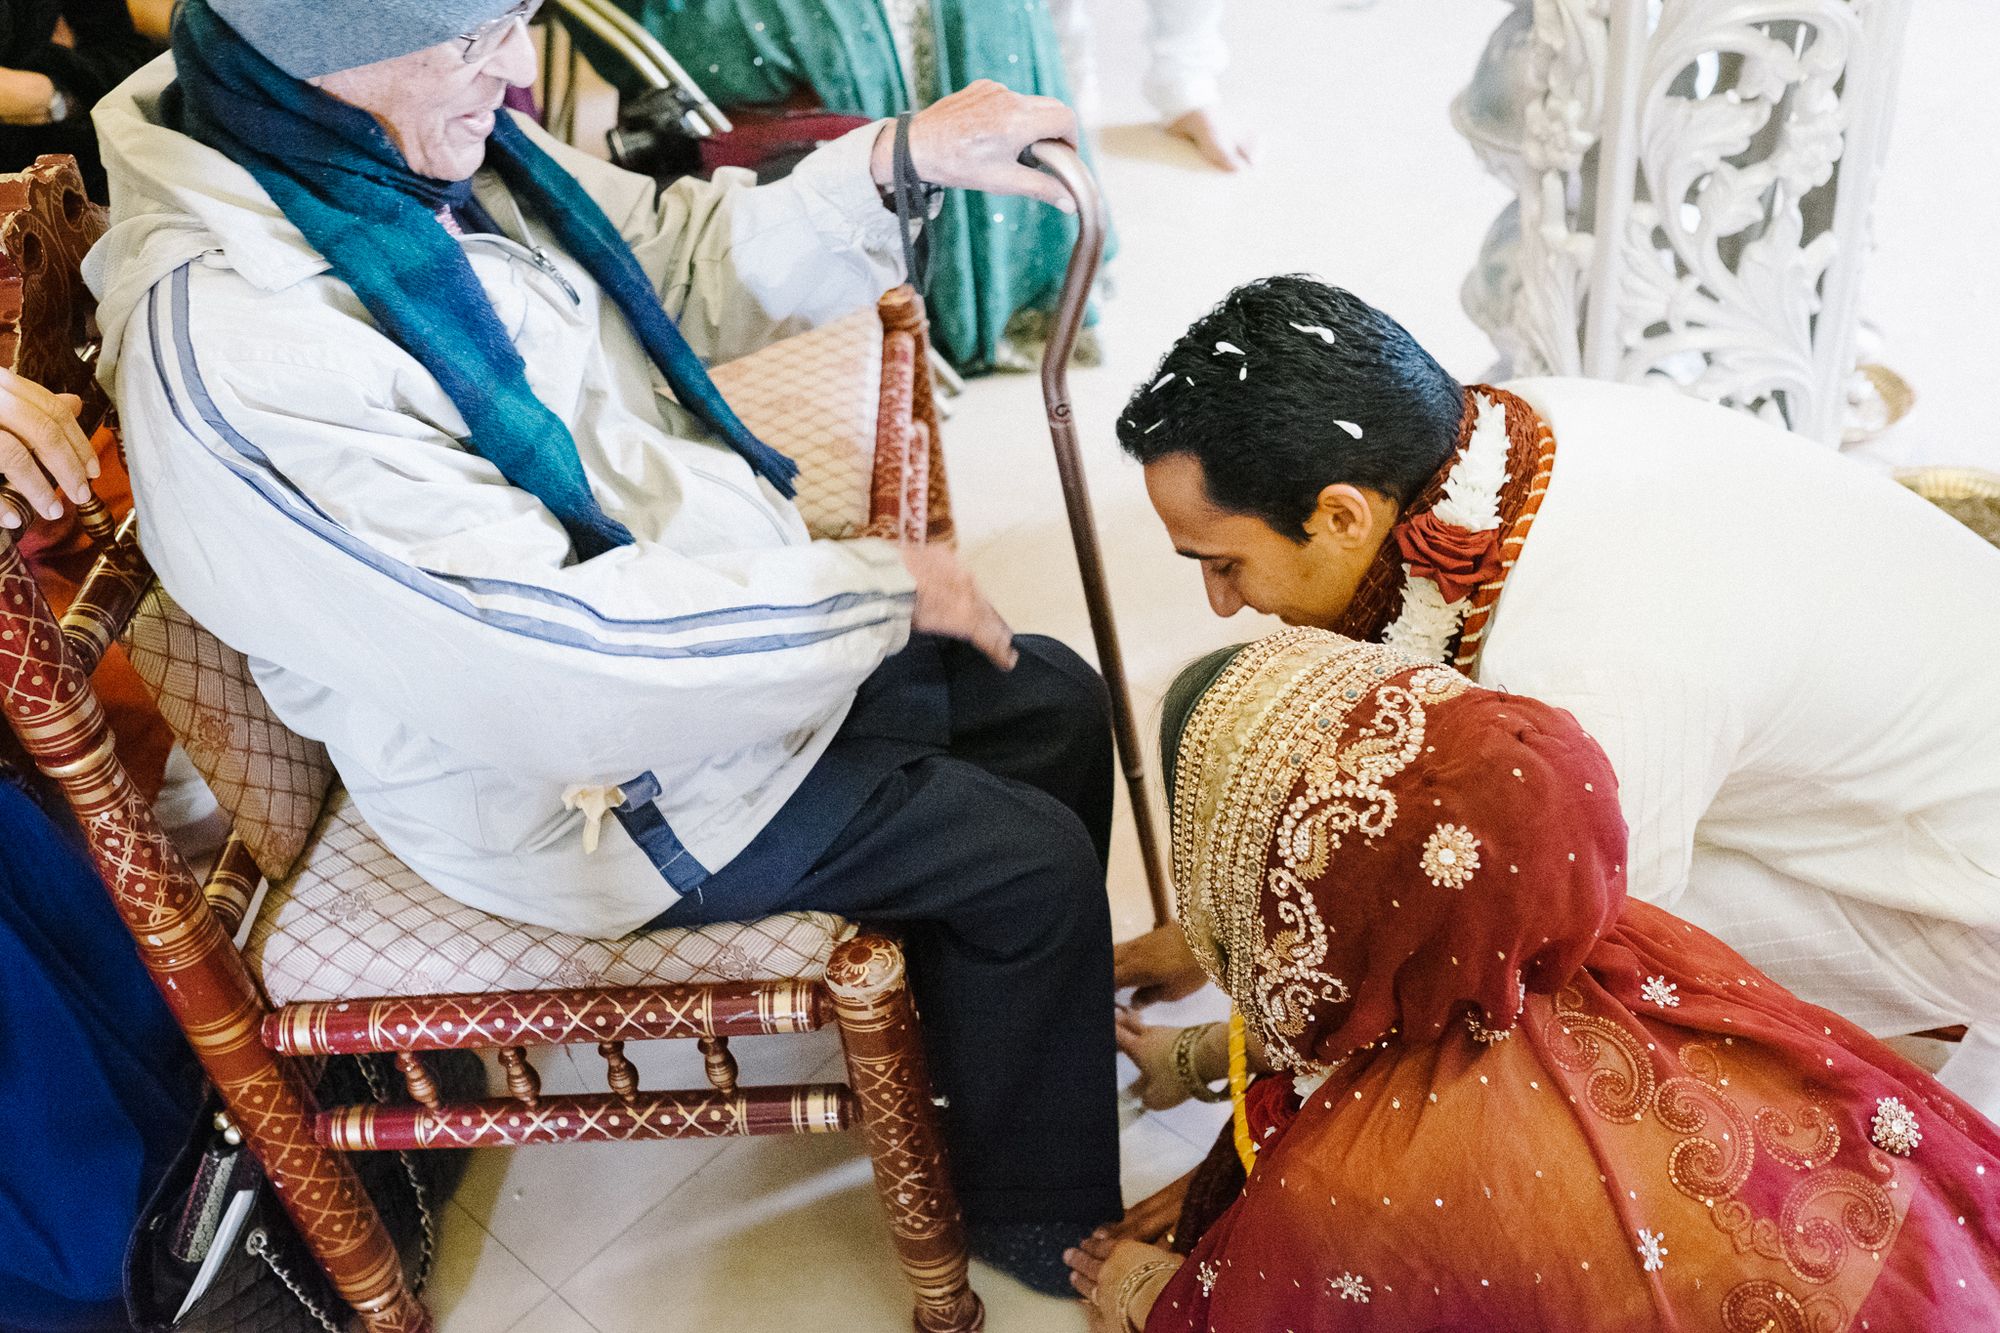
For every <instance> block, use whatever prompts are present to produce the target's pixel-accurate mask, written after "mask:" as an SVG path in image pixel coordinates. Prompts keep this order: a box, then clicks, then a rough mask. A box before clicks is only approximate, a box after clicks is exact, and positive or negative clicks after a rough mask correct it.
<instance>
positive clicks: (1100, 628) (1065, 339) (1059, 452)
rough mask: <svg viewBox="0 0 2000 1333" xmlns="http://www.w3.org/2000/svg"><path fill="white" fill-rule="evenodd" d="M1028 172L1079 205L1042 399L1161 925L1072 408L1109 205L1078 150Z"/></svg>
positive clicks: (1153, 841)
mask: <svg viewBox="0 0 2000 1333" xmlns="http://www.w3.org/2000/svg"><path fill="white" fill-rule="evenodd" d="M1023 160H1025V161H1026V162H1027V163H1028V165H1030V166H1034V167H1039V168H1041V169H1042V170H1043V171H1046V172H1048V173H1049V174H1050V175H1051V176H1054V177H1055V178H1056V179H1057V180H1058V181H1061V182H1062V184H1063V187H1064V188H1065V189H1067V190H1068V191H1069V193H1070V198H1072V199H1074V200H1075V201H1076V220H1077V236H1076V249H1075V250H1074V251H1072V252H1071V254H1070V260H1069V273H1068V274H1067V275H1066V276H1065V277H1064V279H1063V289H1062V301H1061V303H1060V304H1059V305H1058V306H1057V308H1056V317H1055V321H1054V324H1053V326H1052V327H1051V328H1050V330H1049V345H1048V347H1047V349H1046V350H1045V351H1044V352H1043V353H1042V399H1043V401H1044V403H1046V404H1047V407H1048V414H1049V438H1050V439H1051V440H1052V441H1053V442H1054V443H1055V449H1056V468H1057V470H1058V471H1059V472H1060V473H1061V474H1062V487H1063V503H1064V504H1065V506H1066V507H1067V508H1068V510H1069V533H1070V538H1071V540H1072V541H1074V542H1075V544H1076V566H1077V572H1078V573H1079V574H1081V575H1082V576H1083V597H1084V601H1085V603H1087V604H1088V606H1089V607H1090V629H1091V633H1092V635H1093V636H1094V637H1095V638H1096V640H1097V662H1098V667H1099V669H1100V670H1102V671H1103V672H1104V683H1105V684H1106V685H1107V686H1109V687H1110V690H1111V726H1112V730H1113V733H1114V735H1115V736H1116V737H1117V741H1118V757H1119V760H1120V761H1121V762H1122V763H1123V765H1124V768H1125V785H1126V790H1127V791H1128V793H1129V794H1130V796H1131V798H1132V823H1133V825H1134V827H1136V828H1137V829H1138V831H1139V855H1140V857H1141V858H1142V859H1143V860H1144V861H1145V863H1146V888H1147V890H1148V891H1149V892H1150V893H1151V895H1152V899H1153V924H1154V925H1156V926H1164V925H1166V924H1167V923H1168V922H1169V921H1171V920H1172V919H1173V909H1172V907H1171V906H1170V902H1171V894H1170V893H1169V892H1168V881H1167V869H1166V861H1165V858H1164V857H1163V856H1162V855H1161V850H1160V839H1159V833H1158V831H1157V829H1156V828H1155V826H1154V823H1153V803H1152V800H1151V798H1150V797H1149V796H1148V794H1147V789H1146V756H1145V751H1144V750H1143V749H1142V748H1140V745H1139V730H1138V726H1137V724H1136V722H1135V721H1134V718H1133V715H1132V692H1131V690H1130V688H1129V687H1128V686H1127V685H1126V683H1125V657H1124V654H1123V653H1122V652H1120V651H1119V648H1118V627H1117V625H1116V623H1115V622H1114V621H1113V619H1112V615H1111V593H1110V590H1109V589H1108V588H1107V587H1106V585H1105V581H1104V557H1103V554H1102V551H1101V550H1100V548H1099V546H1098V541H1097V520H1096V518H1095V517H1094V516H1093V515H1092V513H1091V508H1090V487H1089V484H1088V483H1087V482H1086V481H1085V480H1084V475H1083V459H1082V458H1081V456H1080V455H1079V454H1078V452H1077V446H1076V420H1075V415H1074V413H1073V412H1072V411H1071V409H1070V401H1069V356H1070V351H1071V350H1072V349H1073V348H1074V347H1075V346H1076V338H1077V334H1079V333H1080V332H1082V331H1083V317H1084V312H1085V311H1086V309H1088V307H1089V305H1090V287H1091V284H1092V283H1093V282H1094V281H1095V280H1096V278H1097V268H1098V265H1099V263H1100V262H1101V261H1102V260H1103V258H1104V199H1103V196H1102V195H1100V194H1099V193H1098V190H1097V182H1096V181H1095V180H1093V179H1092V178H1091V175H1090V169H1089V168H1088V167H1086V166H1084V164H1083V158H1082V157H1081V156H1080V155H1079V154H1078V153H1077V151H1076V150H1075V149H1074V148H1071V147H1070V146H1069V145H1068V144H1066V143H1062V142H1060V141H1058V140H1053V139H1051V140H1047V141H1045V142H1043V143H1038V144H1036V145H1034V146H1033V147H1031V148H1030V149H1028V151H1027V152H1026V153H1025V154H1023Z"/></svg>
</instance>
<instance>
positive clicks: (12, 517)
mask: <svg viewBox="0 0 2000 1333" xmlns="http://www.w3.org/2000/svg"><path fill="white" fill-rule="evenodd" d="M82 410H83V400H81V399H80V398H78V397H77V396H76V395H75V394H69V393H50V392H49V391H48V390H47V389H45V388H43V387H42V386H41V385H39V384H37V383H35V382H34V381H33V380H31V379H27V378H26V377H24V376H21V375H16V374H15V373H14V372H13V371H11V370H6V369H0V481H4V482H6V483H7V484H8V485H9V486H11V487H13V488H14V489H15V490H16V491H18V492H20V494H21V498H22V499H24V500H26V501H27V502H28V503H29V504H30V505H32V506H34V510H35V513H37V514H40V515H42V516H43V517H44V518H61V517H62V512H63V506H62V497H63V496H64V495H67V496H68V497H69V498H70V500H71V501H72V502H73V503H78V504H80V503H82V502H83V501H84V500H85V499H87V498H88V497H89V495H90V478H92V477H94V476H96V475H97V472H98V463H97V455H96V454H95V453H93V452H92V451H91V448H90V441H89V440H88V439H87V438H85V436H84V433H83V430H82V428H81V427H79V426H78V425H77V424H76V414H77V413H78V412H80V411H82ZM22 518H23V516H22V515H20V514H17V513H16V512H14V506H12V505H10V504H7V503H5V502H4V501H0V524H4V525H6V526H7V527H10V528H13V527H19V526H20V525H21V522H22Z"/></svg>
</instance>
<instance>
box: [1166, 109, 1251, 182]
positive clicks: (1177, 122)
mask: <svg viewBox="0 0 2000 1333" xmlns="http://www.w3.org/2000/svg"><path fill="white" fill-rule="evenodd" d="M1167 133H1168V134H1171V135H1173V136H1174V137H1175V138H1176V139H1185V140H1187V141H1188V142H1189V143H1191V144H1193V145H1194V146H1195V149H1196V151H1198V152H1199V153H1200V154H1201V155H1202V157H1203V158H1204V159H1206V160H1207V162H1208V164H1209V165H1210V166H1212V167H1215V168H1216V169H1217V170H1219V171H1244V170H1247V169H1248V168H1249V167H1250V166H1251V165H1252V164H1253V163H1254V162H1255V161H1256V157H1257V136H1256V135H1254V134H1251V133H1249V132H1247V131H1242V130H1238V129H1237V128H1236V127H1235V126H1234V125H1231V124H1230V123H1229V118H1228V117H1227V116H1225V115H1224V114H1223V113H1222V108H1221V107H1215V106H1205V107H1197V108H1196V109H1194V110H1193V111H1189V112H1187V113H1186V114H1185V115H1182V116H1180V117H1178V118H1177V119H1174V120H1171V121H1168V122H1167Z"/></svg>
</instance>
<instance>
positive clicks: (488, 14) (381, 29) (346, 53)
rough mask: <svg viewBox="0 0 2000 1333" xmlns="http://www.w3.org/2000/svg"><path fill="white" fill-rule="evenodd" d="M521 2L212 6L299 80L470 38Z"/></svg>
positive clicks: (274, 0)
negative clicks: (452, 40)
mask: <svg viewBox="0 0 2000 1333" xmlns="http://www.w3.org/2000/svg"><path fill="white" fill-rule="evenodd" d="M517 3H519V0H208V6H209V8H210V9H213V10H214V11H215V13H216V15H217V16H218V17H220V18H221V19H222V21H223V22H224V23H227V24H228V25H229V26H230V27H232V28H234V29H236V32H237V35H238V36H240V37H242V38H243V40H244V41H246V42H248V43H250V45H251V46H252V47H253V48H255V50H256V51H257V54H259V55H261V56H263V57H264V58H265V59H266V60H269V61H270V62H271V63H272V64H274V65H276V66H277V67H278V68H279V69H282V70H283V71H285V73H287V74H289V75H291V76H292V77H293V78H295V79H316V78H318V77H319V76H320V75H322V74H335V73H338V72H339V71H341V70H343V69H353V68H355V67H356V66H359V65H372V64H374V63H375V62H376V61H378V60H394V59H395V58H396V57H397V56H406V55H408V54H410V52H412V51H421V50H423V49H424V48H425V47H427V46H436V45H437V44H438V43H439V42H443V41H448V40H450V39H451V38H453V37H457V36H460V35H462V34H464V33H468V32H471V31H472V30H473V29H474V28H477V27H478V26H479V25H480V24H482V23H484V22H486V21H487V20H488V19H495V18H499V17H500V16H501V15H502V14H504V13H506V12H507V11H508V10H510V9H512V8H513V7H514V6H515V5H516V4H517Z"/></svg>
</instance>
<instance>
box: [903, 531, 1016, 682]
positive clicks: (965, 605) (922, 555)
mask: <svg viewBox="0 0 2000 1333" xmlns="http://www.w3.org/2000/svg"><path fill="white" fill-rule="evenodd" d="M903 565H904V567H905V568H907V569H908V570H909V571H910V577H912V578H914V579H915V580H916V581H917V603H916V606H915V607H914V608H913V609H912V610H911V612H910V627H911V628H912V629H915V630H918V631H920V632H922V633H924V634H936V635H939V636H940V637H942V638H947V639H962V640H964V641H965V642H966V643H969V644H971V645H972V646H973V647H975V648H977V649H978V650H979V651H980V652H982V653H984V654H986V656H987V657H988V658H990V659H991V660H992V662H993V665H994V666H997V667H999V668H1000V669H1001V670H1002V671H1012V670H1013V669H1014V664H1015V663H1016V662H1018V661H1020V660H1021V654H1020V651H1019V650H1018V649H1016V648H1015V647H1014V631H1013V630H1011V629H1009V628H1008V627H1007V622H1006V621H1005V620H1002V619H1001V618H1000V613H999V612H998V611H995V610H994V609H993V603H991V602H989V601H987V600H986V594H985V593H983V592H981V591H980V590H979V585H978V583H976V582H974V581H973V578H972V571H971V570H968V569H967V568H966V567H965V566H964V565H962V564H960V563H959V561H958V557H957V556H956V555H954V554H953V553H952V550H951V548H950V547H948V546H905V547H904V548H903Z"/></svg>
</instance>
